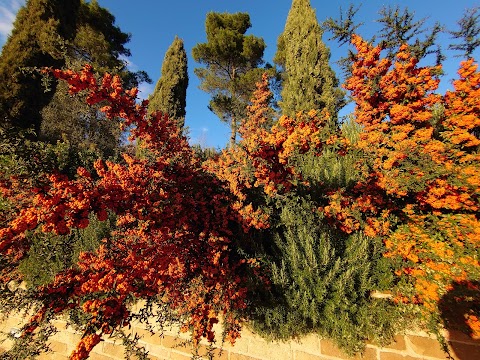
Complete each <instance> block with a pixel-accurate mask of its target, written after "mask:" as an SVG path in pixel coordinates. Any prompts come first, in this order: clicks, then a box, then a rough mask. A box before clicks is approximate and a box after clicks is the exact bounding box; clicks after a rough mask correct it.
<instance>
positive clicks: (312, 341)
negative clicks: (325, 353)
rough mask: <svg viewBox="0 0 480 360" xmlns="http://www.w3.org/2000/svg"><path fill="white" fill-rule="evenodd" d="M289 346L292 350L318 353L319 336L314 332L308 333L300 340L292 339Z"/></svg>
mask: <svg viewBox="0 0 480 360" xmlns="http://www.w3.org/2000/svg"><path fill="white" fill-rule="evenodd" d="M291 347H292V349H293V350H299V351H304V352H309V353H313V354H318V353H320V338H319V337H318V335H316V334H310V335H307V336H304V337H302V338H301V339H300V340H292V341H291Z"/></svg>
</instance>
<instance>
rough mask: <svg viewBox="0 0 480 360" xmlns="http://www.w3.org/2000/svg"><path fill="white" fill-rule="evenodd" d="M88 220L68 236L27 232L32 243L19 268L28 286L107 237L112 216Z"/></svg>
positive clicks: (50, 275) (47, 280)
mask: <svg viewBox="0 0 480 360" xmlns="http://www.w3.org/2000/svg"><path fill="white" fill-rule="evenodd" d="M89 220H90V223H89V226H88V227H87V228H85V229H75V230H73V232H72V233H71V234H70V235H53V234H45V233H35V234H32V235H31V236H32V239H31V240H32V246H31V248H30V251H29V253H28V256H27V257H26V258H25V259H24V260H22V263H21V264H20V267H19V270H20V272H21V273H23V275H24V279H25V281H26V282H27V284H28V286H32V287H37V286H41V285H44V284H48V283H50V282H51V281H52V280H53V278H54V277H55V275H56V274H58V273H59V272H60V271H62V270H65V269H68V268H70V267H72V266H74V264H75V263H76V262H77V260H78V256H79V254H80V253H81V252H84V251H85V252H91V251H95V250H96V249H97V248H98V246H99V245H100V243H101V241H102V239H104V238H107V237H110V233H111V231H112V229H113V228H114V225H115V216H114V215H110V217H109V219H108V220H106V221H99V220H98V219H97V218H96V217H95V216H93V215H91V216H90V218H89Z"/></svg>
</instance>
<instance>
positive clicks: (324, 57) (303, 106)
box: [275, 0, 344, 120]
mask: <svg viewBox="0 0 480 360" xmlns="http://www.w3.org/2000/svg"><path fill="white" fill-rule="evenodd" d="M329 59H330V51H329V49H328V48H327V47H326V45H325V44H324V43H323V41H322V29H321V27H320V25H319V24H318V21H317V17H316V15H315V11H314V9H312V7H311V5H310V1H309V0H293V2H292V7H291V9H290V12H289V13H288V17H287V22H286V24H285V29H284V31H283V33H282V34H281V35H280V36H279V38H278V49H277V53H276V55H275V62H276V63H277V64H278V65H280V66H281V67H282V68H283V70H284V78H283V89H282V93H281V95H282V100H281V102H280V108H281V110H282V113H283V115H287V116H294V115H295V114H296V113H297V112H298V111H302V110H303V111H309V110H312V109H315V110H325V111H327V112H328V113H329V114H330V116H331V117H332V118H333V119H334V120H335V119H336V115H337V112H338V110H339V109H340V108H341V107H342V106H343V105H344V100H343V97H344V95H343V92H342V91H341V89H340V88H339V87H338V79H337V78H336V76H335V73H334V71H333V70H332V68H331V67H330V65H329Z"/></svg>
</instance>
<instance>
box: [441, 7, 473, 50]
mask: <svg viewBox="0 0 480 360" xmlns="http://www.w3.org/2000/svg"><path fill="white" fill-rule="evenodd" d="M478 10H479V8H478V7H477V8H472V9H467V10H465V13H464V15H463V17H462V18H461V19H460V20H459V21H458V26H459V28H460V29H459V30H458V31H450V34H451V35H452V36H453V38H455V39H460V40H461V42H460V43H457V44H451V45H450V46H449V47H448V48H449V49H452V50H459V51H463V55H459V56H464V57H466V58H471V57H472V54H473V52H474V51H475V50H476V49H477V48H478V47H479V46H480V25H479V19H480V13H479V11H478Z"/></svg>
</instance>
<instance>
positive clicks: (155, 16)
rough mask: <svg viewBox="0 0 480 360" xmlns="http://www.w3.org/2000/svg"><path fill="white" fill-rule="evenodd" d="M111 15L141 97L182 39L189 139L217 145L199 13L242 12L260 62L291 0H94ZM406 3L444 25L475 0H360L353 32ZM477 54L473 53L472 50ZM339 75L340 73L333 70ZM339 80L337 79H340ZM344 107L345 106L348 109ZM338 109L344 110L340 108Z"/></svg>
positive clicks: (219, 128)
mask: <svg viewBox="0 0 480 360" xmlns="http://www.w3.org/2000/svg"><path fill="white" fill-rule="evenodd" d="M98 1H99V3H100V5H101V6H103V7H106V8H108V9H109V10H110V12H111V13H112V14H113V15H114V16H115V17H116V23H117V25H118V26H120V28H121V29H122V30H123V31H124V32H127V33H130V34H131V35H132V39H131V42H130V43H129V48H130V49H131V52H132V57H131V58H129V62H130V64H131V67H132V69H133V70H144V71H146V72H147V73H148V74H149V75H150V77H151V78H152V79H153V81H154V83H153V84H151V85H143V86H142V87H141V90H142V94H143V96H145V97H147V96H148V94H149V93H150V92H151V91H152V90H153V87H154V86H155V82H156V81H157V79H158V78H159V76H160V69H161V65H162V61H163V57H164V55H165V52H166V50H167V48H168V47H169V46H170V44H171V42H172V41H173V39H174V37H175V35H178V36H179V37H180V38H182V39H183V40H184V43H185V48H186V50H187V54H188V56H189V58H188V61H189V62H188V66H189V77H190V84H189V88H188V92H187V117H186V125H187V126H188V127H189V129H190V138H191V142H192V143H200V144H201V145H203V146H213V147H223V146H224V145H225V144H226V143H227V142H228V139H229V128H228V126H226V125H224V124H222V123H221V122H220V120H219V119H218V118H217V117H216V116H215V115H214V114H212V113H211V112H210V111H209V110H208V109H207V105H208V102H209V95H208V94H206V93H204V92H203V91H201V90H199V89H198V85H199V82H198V79H197V77H196V76H195V74H194V73H193V69H194V68H195V67H198V66H199V65H198V64H196V63H195V62H194V60H193V59H192V57H191V49H192V47H194V46H195V45H196V44H197V43H199V42H205V41H206V35H205V17H206V14H207V13H208V12H210V11H216V12H238V11H241V12H248V13H249V14H250V18H251V22H252V28H251V29H250V30H249V33H251V34H254V35H256V36H260V37H263V38H264V40H265V42H266V44H267V49H266V51H265V57H264V59H265V61H267V62H271V61H272V58H273V55H274V53H275V51H276V41H277V37H278V35H279V34H280V33H281V32H282V31H283V28H284V26H285V20H286V18H287V14H288V11H289V9H290V6H291V0H261V1H260V0H174V1H158V0H137V1H135V2H133V1H129V0H98ZM24 3H25V0H0V46H2V45H3V43H4V42H5V40H6V38H7V36H8V33H9V31H10V30H11V23H12V21H13V20H14V18H15V14H16V12H17V11H18V9H19V8H20V6H21V5H23V4H24ZM350 3H351V1H344V0H338V1H325V0H311V4H312V7H313V8H315V9H316V13H317V18H318V20H319V21H320V22H321V21H323V20H325V19H326V18H327V17H330V16H331V17H335V18H336V17H337V16H338V14H339V9H340V6H342V7H343V8H344V9H346V8H348V6H349V4H350ZM396 4H399V5H400V6H401V7H402V8H403V7H408V8H409V9H410V10H413V11H415V14H416V16H417V17H418V19H420V18H424V17H429V19H428V20H427V23H428V24H433V23H434V22H435V21H439V22H440V23H442V24H443V25H445V26H447V27H448V28H449V29H456V21H457V20H458V19H459V18H460V17H461V16H462V14H463V12H464V10H465V9H466V8H472V7H474V6H478V0H455V1H453V0H423V1H418V0H404V1H401V2H400V1H391V0H364V1H363V5H362V7H361V10H360V11H359V13H358V14H357V19H358V20H359V21H362V22H364V23H365V25H364V26H363V27H362V28H360V30H359V32H360V34H362V35H365V36H366V37H369V36H371V35H373V34H375V32H376V31H378V29H379V26H378V23H376V22H375V19H376V18H377V17H378V16H377V14H378V11H379V10H380V9H381V8H382V6H384V5H385V6H388V5H391V6H395V5H396ZM328 37H329V34H328V33H327V34H325V35H324V41H325V42H326V43H327V44H328V45H329V47H330V50H331V53H332V57H331V60H332V66H333V67H334V68H335V64H334V62H335V61H336V60H338V59H339V58H340V57H341V56H342V55H344V54H345V52H346V47H345V46H343V47H338V45H337V44H336V43H335V42H330V41H328ZM449 41H450V39H449V35H447V34H445V35H442V37H441V42H442V43H447V44H448V43H449ZM446 54H447V56H448V61H446V62H445V63H444V68H445V71H446V79H445V80H447V81H444V84H443V86H442V88H441V91H444V90H445V89H446V88H447V87H450V86H449V84H450V81H449V80H450V79H452V78H454V77H455V71H456V69H457V67H458V61H459V59H457V58H454V57H453V54H451V53H450V52H446ZM477 57H478V54H477ZM337 74H338V75H341V74H340V72H337ZM342 80H343V79H342ZM348 109H351V107H350V108H347V110H345V111H347V112H348ZM345 111H344V112H345Z"/></svg>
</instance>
